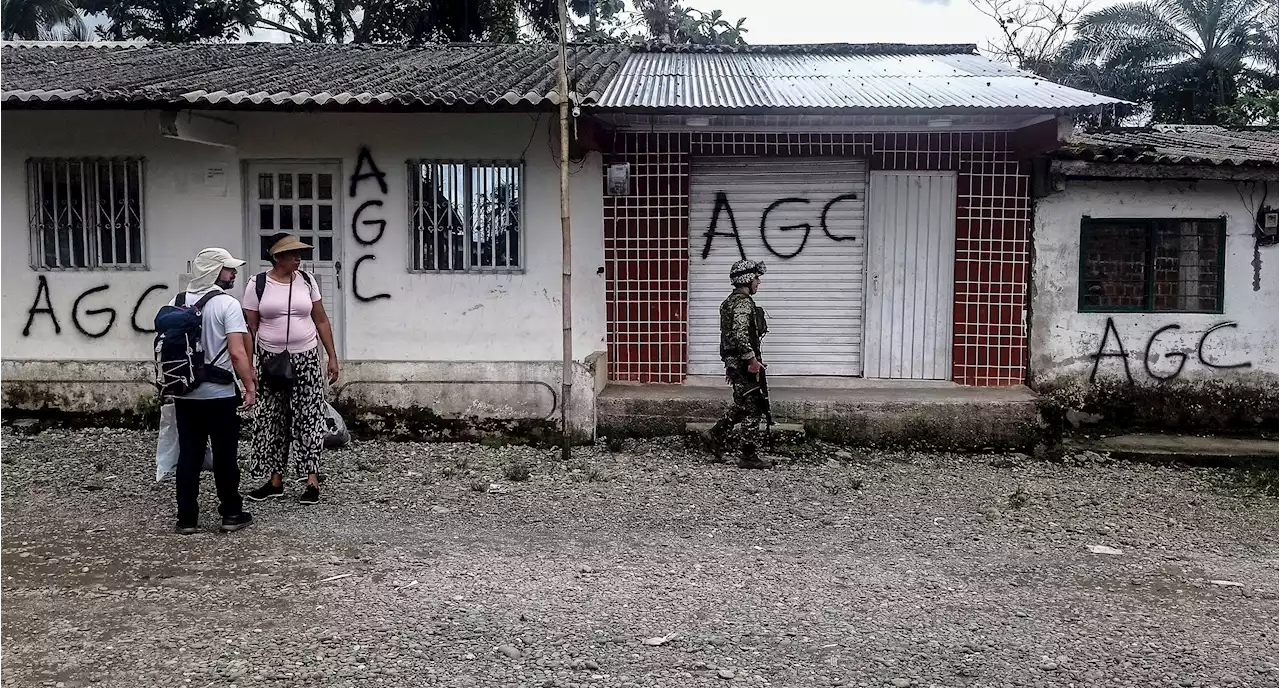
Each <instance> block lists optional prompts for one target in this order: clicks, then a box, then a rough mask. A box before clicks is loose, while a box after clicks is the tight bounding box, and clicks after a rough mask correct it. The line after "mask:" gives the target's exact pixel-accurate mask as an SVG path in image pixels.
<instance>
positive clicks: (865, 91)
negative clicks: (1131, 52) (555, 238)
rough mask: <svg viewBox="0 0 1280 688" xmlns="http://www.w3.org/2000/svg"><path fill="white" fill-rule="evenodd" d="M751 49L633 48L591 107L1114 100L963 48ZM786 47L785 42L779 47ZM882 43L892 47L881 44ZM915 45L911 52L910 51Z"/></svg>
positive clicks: (911, 106)
mask: <svg viewBox="0 0 1280 688" xmlns="http://www.w3.org/2000/svg"><path fill="white" fill-rule="evenodd" d="M782 47H783V46H757V50H756V51H724V50H720V51H714V52H708V51H701V50H693V51H690V50H681V51H669V52H641V53H638V54H635V55H632V56H631V57H630V58H629V59H628V60H627V62H626V64H624V65H623V67H622V70H621V71H620V72H619V73H618V76H617V77H616V78H615V79H613V81H612V82H610V84H609V86H608V88H607V89H605V92H604V96H603V97H602V98H601V99H600V102H599V104H598V105H599V107H601V108H609V109H631V108H644V109H668V108H680V109H691V110H698V109H706V110H731V111H732V110H760V109H785V110H834V109H840V110H883V109H898V110H919V109H930V110H932V109H939V110H940V109H960V108H974V109H1020V110H1031V111H1040V112H1047V111H1051V112H1061V111H1069V110H1077V109H1082V108H1087V107H1091V106H1096V105H1105V104H1111V103H1121V102H1123V101H1120V100H1116V99H1115V98H1109V97H1106V96H1101V95H1097V94H1093V93H1089V92H1087V91H1081V90H1078V89H1074V88H1069V87H1066V86H1061V85H1059V84H1055V83H1052V82H1049V81H1045V80H1043V79H1041V78H1039V77H1036V76H1034V75H1032V74H1028V73H1025V72H1020V71H1018V70H1016V69H1013V68H1011V67H1008V66H1006V65H1002V64H999V63H996V62H993V61H991V60H989V59H987V58H985V57H982V56H980V55H976V54H972V53H973V52H974V51H973V47H972V46H950V45H948V46H900V45H896V44H894V45H890V46H879V47H877V46H850V45H845V44H838V45H836V46H833V47H832V48H833V49H830V50H821V49H820V48H822V46H799V47H802V48H805V49H804V50H798V51H793V50H781V49H780V48H782ZM787 47H793V46H787ZM889 48H892V50H890V49H889ZM912 50H914V52H909V51H912Z"/></svg>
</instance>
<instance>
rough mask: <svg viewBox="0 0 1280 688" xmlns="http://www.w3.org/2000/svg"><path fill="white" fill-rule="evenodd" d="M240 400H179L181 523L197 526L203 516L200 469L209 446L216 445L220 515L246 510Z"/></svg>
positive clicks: (176, 409) (176, 407) (215, 478)
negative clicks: (239, 451)
mask: <svg viewBox="0 0 1280 688" xmlns="http://www.w3.org/2000/svg"><path fill="white" fill-rule="evenodd" d="M239 406H240V401H239V400H238V399H236V398H235V397H227V398H225V399H198V400H197V399H175V400H174V407H173V410H174V414H175V415H176V416H177V421H178V474H177V476H176V479H175V480H174V482H175V483H176V486H177V492H178V523H180V524H183V525H194V524H195V523H196V521H197V520H198V519H199V516H200V467H201V465H202V464H203V463H204V451H205V446H206V444H210V445H212V446H213V481H214V484H215V485H216V486H217V488H218V501H219V502H221V503H220V504H219V506H218V512H219V513H221V514H222V515H223V516H224V517H225V516H234V515H236V514H238V513H240V511H241V510H242V508H243V502H242V501H241V498H240V464H238V463H236V450H237V448H238V447H237V443H238V442H239V441H240V416H239V415H237V414H236V409H238V408H239Z"/></svg>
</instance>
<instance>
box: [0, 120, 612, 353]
mask: <svg viewBox="0 0 1280 688" xmlns="http://www.w3.org/2000/svg"><path fill="white" fill-rule="evenodd" d="M219 116H223V117H228V118H230V119H232V120H234V121H235V122H237V124H238V125H239V128H240V131H239V146H238V148H236V149H234V150H233V149H226V148H214V147H210V146H203V145H199V144H193V143H186V142H179V141H172V140H169V139H164V138H162V137H161V136H160V134H159V129H158V115H157V114H156V113H153V112H101V113H91V112H66V113H62V112H14V111H6V112H5V113H4V115H3V118H2V120H0V121H2V123H3V137H4V147H3V151H2V153H0V184H2V186H0V200H2V201H3V210H2V212H3V215H2V216H0V217H2V218H3V220H2V222H3V228H4V231H3V240H2V242H0V253H2V254H3V258H2V260H3V286H4V289H3V299H2V301H0V304H2V306H0V311H2V316H0V328H3V335H2V336H0V344H2V346H3V351H4V357H5V358H6V359H46V360H48V359H54V360H57V359H74V360H109V359H125V360H139V359H144V360H145V359H149V358H150V356H151V354H150V337H148V336H147V335H144V334H139V333H137V332H134V330H133V328H132V327H131V326H130V323H129V317H130V314H131V311H132V310H133V307H134V305H135V303H136V301H137V299H138V297H139V296H140V295H141V294H142V292H143V291H144V290H145V289H146V287H147V286H149V285H151V284H159V283H166V284H168V285H169V286H174V285H175V284H176V282H177V280H176V277H175V276H176V274H178V273H180V272H182V271H184V270H185V268H186V261H188V260H190V259H191V257H192V256H194V254H195V253H196V252H197V251H198V250H199V249H201V248H203V247H205V246H210V245H220V246H224V247H226V248H229V249H231V250H232V251H233V252H236V253H237V254H239V255H244V256H245V257H252V255H251V254H252V253H253V252H254V251H255V250H256V249H255V248H254V247H251V246H248V245H246V243H247V242H246V232H245V229H244V205H243V197H242V189H243V186H244V182H243V180H242V179H241V176H242V174H241V173H242V168H241V162H242V161H245V160H258V159H262V160H271V159H276V160H284V159H288V160H307V159H338V160H341V164H342V171H341V175H342V177H341V179H339V180H338V181H340V182H341V191H342V196H343V198H342V212H343V217H342V218H340V219H341V223H340V226H341V227H342V228H344V233H343V236H342V238H341V240H342V242H343V243H342V246H343V249H344V250H345V255H344V258H343V268H344V272H345V273H346V274H345V275H344V279H343V288H344V303H343V304H342V305H343V307H344V312H345V314H346V321H345V323H343V326H344V330H345V337H344V339H345V346H343V347H342V348H343V349H344V354H345V357H346V358H349V359H353V360H380V361H388V360H411V361H421V360H426V361H538V360H558V359H559V357H560V341H561V338H560V337H561V334H560V310H561V309H560V298H559V294H560V210H559V195H558V179H559V178H558V174H559V171H558V168H557V167H556V164H555V159H554V158H553V157H552V154H551V150H550V147H549V146H548V133H547V126H548V124H549V123H551V122H552V121H553V117H552V116H551V115H549V114H544V115H543V116H542V117H541V121H540V123H539V124H538V125H537V126H538V131H536V132H535V131H534V127H535V123H534V121H533V118H532V116H530V115H525V114H509V115H483V114H476V115H459V114H421V115H398V114H341V115H338V114H302V113H298V114H285V113H238V114H222V115H219ZM362 145H363V146H368V147H369V149H370V151H371V153H372V154H373V158H374V160H375V162H376V163H377V164H378V166H379V168H380V169H381V170H382V171H383V172H385V173H386V174H387V184H388V187H389V189H388V190H389V193H388V194H387V195H386V196H382V195H381V194H380V193H379V192H378V187H377V184H376V183H375V182H374V181H372V180H366V181H364V182H362V183H361V184H360V185H359V187H358V190H357V194H356V196H355V197H349V196H347V194H346V190H347V188H346V187H347V181H348V180H347V177H349V175H350V174H351V173H352V171H353V170H354V169H355V163H356V156H357V154H358V152H359V149H360V147H361V146H362ZM526 146H527V153H526V152H525V149H526ZM522 153H524V156H525V159H526V161H527V162H526V170H525V175H526V177H525V186H526V189H525V199H526V203H527V210H526V216H525V221H526V232H527V233H526V235H525V241H526V249H525V264H526V266H527V268H526V270H525V272H523V273H520V274H511V275H493V274H490V275H485V274H410V273H409V272H408V271H407V264H408V252H409V240H408V234H407V232H408V226H407V225H408V212H407V206H408V202H407V198H406V179H405V161H406V160H407V159H411V158H452V159H475V158H484V159H518V158H520V157H521V155H522ZM116 155H118V156H123V155H134V156H136V155H143V156H145V157H146V159H147V168H146V172H147V183H146V196H145V203H146V231H147V238H146V241H147V255H148V263H149V265H148V268H149V270H148V271H146V272H109V271H92V272H53V273H46V275H47V277H48V280H49V288H50V292H51V295H52V298H53V306H54V308H55V309H56V312H57V315H58V320H59V323H60V324H61V325H62V333H61V334H55V333H54V331H53V326H52V323H51V321H50V320H49V318H48V317H45V316H38V317H37V318H36V320H35V324H34V325H33V327H32V330H31V334H30V336H23V334H22V330H23V327H24V325H25V323H26V320H27V311H28V309H29V308H30V307H31V304H32V302H33V300H34V299H35V295H36V285H37V277H38V273H36V272H34V271H33V270H32V269H31V268H30V266H29V256H28V254H29V249H28V246H29V239H28V229H27V225H28V223H27V202H26V179H25V171H24V161H25V160H26V159H27V158H28V157H31V156H41V157H45V156H49V157H55V156H56V157H61V156H116ZM210 167H221V168H224V169H225V170H226V172H227V184H226V189H225V192H220V191H217V190H210V189H208V188H206V187H205V186H203V185H202V184H201V183H200V182H199V180H200V179H201V178H202V177H203V175H204V173H205V171H206V170H207V169H208V168H210ZM600 179H601V172H600V158H599V156H598V155H595V154H592V155H591V156H590V157H589V158H588V159H587V160H586V161H585V163H584V164H582V165H581V167H580V168H579V167H578V166H575V167H574V169H573V176H572V177H571V180H572V209H571V215H572V218H573V233H574V261H573V262H574V266H573V269H574V278H575V282H574V291H573V298H574V302H573V310H574V358H575V359H576V360H583V359H585V358H586V357H587V356H588V355H590V354H591V353H593V352H596V351H600V350H603V349H604V348H605V344H604V338H605V306H604V278H603V276H602V275H598V274H597V269H598V268H600V267H601V266H603V264H604V244H603V239H602V237H603V234H602V224H603V209H602V208H603V200H602V197H601V182H600ZM372 198H381V199H382V200H383V202H384V205H383V206H382V208H378V209H373V210H370V211H366V215H365V216H364V218H365V219H370V218H373V217H374V216H375V213H374V210H377V211H378V212H377V213H376V215H377V216H378V217H381V218H382V219H385V220H386V221H387V229H386V234H385V235H384V236H383V238H382V239H381V240H380V241H379V242H377V244H375V245H374V246H372V247H363V246H359V245H357V244H356V242H355V241H354V240H353V239H352V237H351V232H350V224H351V214H352V213H353V212H354V211H355V209H356V208H357V207H358V206H359V205H360V204H361V203H363V202H364V201H366V200H369V199H372ZM369 231H371V230H366V232H369ZM364 253H371V254H373V255H374V256H376V260H374V261H370V262H367V263H366V264H365V265H364V266H362V268H361V275H360V280H361V289H362V291H364V292H368V293H379V292H385V293H389V294H391V298H390V299H382V300H378V301H374V302H369V303H362V302H358V301H356V300H355V299H353V298H352V297H351V274H350V272H351V266H352V265H353V264H354V262H355V259H356V258H357V257H359V256H360V255H363V254H364ZM243 280H244V278H243V277H242V278H241V282H242V283H243ZM103 284H106V285H109V286H110V288H109V289H108V290H107V291H105V292H100V293H98V294H94V295H92V296H90V297H88V298H87V299H86V300H85V301H84V302H83V303H82V306H81V310H82V311H84V310H88V309H94V308H103V307H107V306H110V307H113V308H115V309H116V310H117V311H118V315H117V321H116V323H115V325H114V326H113V327H112V328H111V330H110V331H109V332H108V333H107V334H106V335H105V336H102V337H100V338H96V339H95V338H90V337H87V336H85V335H83V334H81V333H80V332H78V331H77V330H76V328H75V327H73V326H72V322H71V306H72V303H73V302H74V300H75V299H76V297H77V296H78V295H79V294H80V293H81V292H83V291H84V290H85V289H87V288H90V287H94V286H99V285H103ZM166 293H168V292H163V293H162V292H155V293H153V294H152V295H151V296H150V297H149V298H148V300H147V302H146V303H144V304H143V306H142V307H141V309H140V311H139V316H138V319H139V321H140V322H142V323H146V322H147V321H149V319H150V318H151V317H152V316H153V315H154V313H155V310H156V308H158V307H159V305H160V304H161V303H162V302H163V300H164V298H166V297H165V296H164V294H166ZM107 318H108V316H107V315H98V316H84V317H82V321H83V322H84V323H85V324H86V329H88V330H90V331H97V330H99V329H101V327H102V326H103V325H105V322H106V319H107ZM89 325H92V326H89Z"/></svg>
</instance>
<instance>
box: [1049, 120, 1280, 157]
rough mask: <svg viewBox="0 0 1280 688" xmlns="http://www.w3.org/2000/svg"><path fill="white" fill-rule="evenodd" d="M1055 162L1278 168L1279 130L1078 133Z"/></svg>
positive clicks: (1175, 127) (1183, 127) (1166, 128)
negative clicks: (1081, 161) (1277, 131)
mask: <svg viewBox="0 0 1280 688" xmlns="http://www.w3.org/2000/svg"><path fill="white" fill-rule="evenodd" d="M1054 157H1056V158H1060V159H1063V160H1084V161H1087V162H1100V163H1101V162H1106V163H1113V162H1114V163H1140V164H1154V165H1160V164H1163V165H1236V166H1248V167H1275V166H1276V165H1277V164H1278V162H1280V161H1278V160H1277V157H1278V156H1277V139H1276V132H1275V130H1274V129H1268V130H1262V129H1224V128H1222V127H1217V126H1212V125H1191V124H1157V125H1155V126H1153V127H1150V128H1146V129H1118V130H1112V131H1102V132H1088V133H1077V134H1073V135H1072V136H1071V138H1070V139H1068V141H1067V144H1066V145H1064V146H1063V147H1062V148H1060V149H1059V150H1057V151H1055V152H1054Z"/></svg>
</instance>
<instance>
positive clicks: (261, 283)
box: [253, 270, 313, 303]
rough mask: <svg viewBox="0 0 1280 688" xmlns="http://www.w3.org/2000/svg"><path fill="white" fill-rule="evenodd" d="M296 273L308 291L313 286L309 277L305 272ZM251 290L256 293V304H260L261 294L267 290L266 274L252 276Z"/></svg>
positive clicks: (260, 273)
mask: <svg viewBox="0 0 1280 688" xmlns="http://www.w3.org/2000/svg"><path fill="white" fill-rule="evenodd" d="M298 272H299V273H301V274H302V280H303V281H304V282H306V283H307V289H310V288H311V287H312V286H313V285H312V283H311V275H308V274H307V272H306V271H305V270H299V271H298ZM253 290H254V291H256V292H258V303H262V294H263V292H265V291H266V290H267V273H265V272H259V273H258V274H257V275H256V276H254V278H253Z"/></svg>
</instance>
